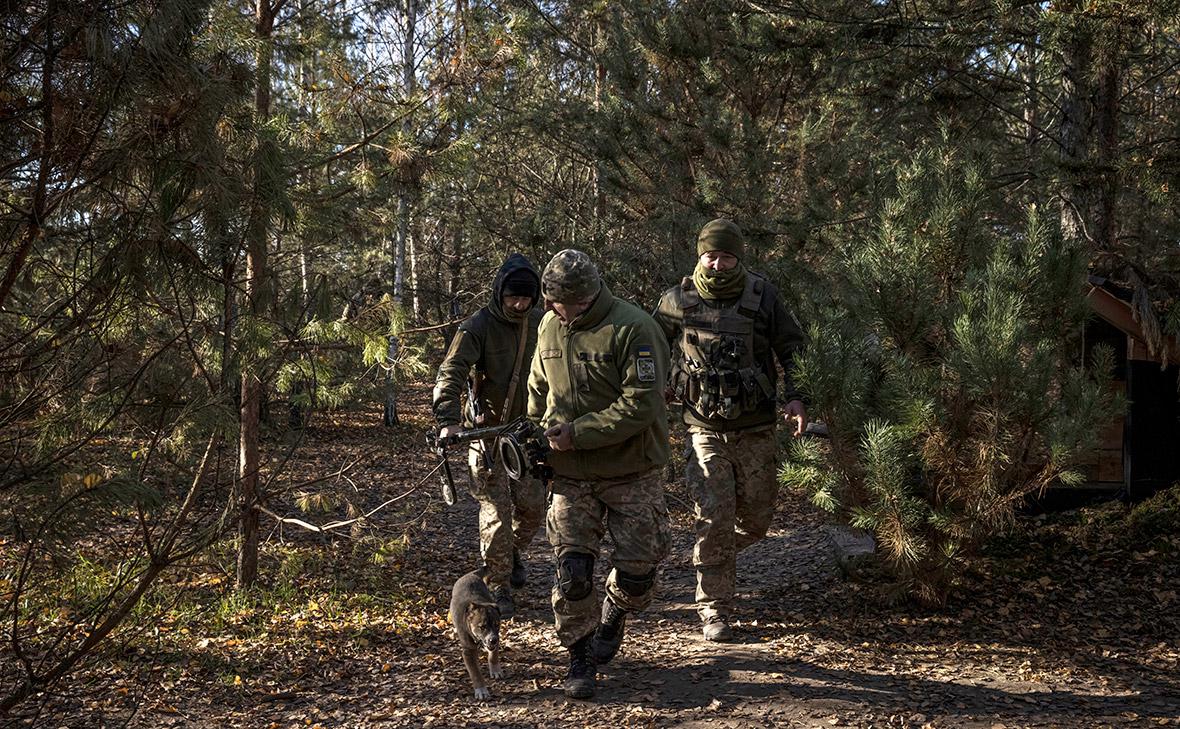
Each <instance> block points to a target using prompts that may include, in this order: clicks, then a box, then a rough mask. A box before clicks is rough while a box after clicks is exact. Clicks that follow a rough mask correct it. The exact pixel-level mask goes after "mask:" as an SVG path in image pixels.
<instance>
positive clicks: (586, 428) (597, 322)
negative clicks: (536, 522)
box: [529, 251, 670, 698]
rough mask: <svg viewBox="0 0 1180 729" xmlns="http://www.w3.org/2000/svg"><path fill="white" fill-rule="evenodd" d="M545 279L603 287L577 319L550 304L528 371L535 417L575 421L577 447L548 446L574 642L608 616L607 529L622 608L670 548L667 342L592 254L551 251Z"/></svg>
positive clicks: (557, 548)
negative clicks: (600, 576) (603, 561)
mask: <svg viewBox="0 0 1180 729" xmlns="http://www.w3.org/2000/svg"><path fill="white" fill-rule="evenodd" d="M586 282H590V283H586ZM591 283H592V284H593V285H592V286H591V285H590V284H591ZM571 286H573V287H575V288H574V290H570V289H569V287H571ZM579 286H581V287H582V288H577V287H579ZM542 288H543V290H544V294H545V297H546V298H547V299H550V300H555V301H585V300H588V299H589V298H590V297H594V296H595V292H597V294H596V298H594V303H593V304H592V305H591V306H590V308H589V309H587V310H586V311H585V312H584V313H582V314H581V315H580V316H578V317H577V318H575V319H574V320H573V321H572V322H570V323H568V324H565V323H563V322H562V321H561V320H560V319H559V318H558V317H557V316H556V314H554V313H552V312H550V313H549V314H546V316H545V318H544V319H543V320H542V321H541V328H540V332H539V334H538V339H537V351H536V353H535V354H534V356H533V365H532V372H531V374H530V375H529V418H530V419H531V420H533V421H534V422H537V423H539V424H540V425H542V426H543V427H546V428H549V427H552V426H554V425H559V424H562V423H570V424H572V426H573V449H572V450H566V451H557V450H554V451H552V452H551V453H550V455H549V463H550V465H551V466H552V467H553V469H554V472H555V474H556V477H555V479H554V481H553V484H552V486H551V489H552V492H553V497H552V503H551V504H550V507H549V513H548V518H547V522H546V523H547V530H548V534H549V542H550V544H552V545H553V549H554V553H555V554H556V556H557V560H558V575H557V580H556V584H555V585H554V588H553V594H552V598H553V613H554V616H555V618H556V624H557V636H558V638H559V640H560V641H561V644H562V645H563V646H565V647H567V648H571V650H574V649H573V648H572V646H574V645H575V644H582V643H584V641H585V640H586V639H587V638H588V637H589V636H590V635H591V634H592V633H594V630H595V625H596V624H597V623H598V621H599V617H600V608H599V604H598V602H597V599H598V598H597V594H598V593H597V589H596V587H595V586H594V580H593V564H594V560H595V559H596V558H597V557H598V554H599V547H600V545H601V542H602V536H603V534H604V533H605V531H606V530H609V531H610V533H611V536H612V538H613V541H614V544H615V551H614V554H613V555H612V560H611V561H612V567H613V569H612V570H611V573H610V575H609V577H608V578H607V583H606V591H607V595H608V596H609V598H610V599H611V600H612V601H614V602H615V604H616V605H618V606H619V607H620V608H623V609H624V610H628V611H630V610H641V609H643V608H645V607H646V606H647V605H648V604H649V603H650V602H651V599H652V594H653V593H654V591H655V576H656V566H657V565H658V564H659V562H660V561H661V560H663V558H664V557H665V556H666V555H667V553H668V548H669V543H670V538H669V537H670V527H669V522H668V509H667V505H666V504H665V501H664V491H663V484H662V480H661V478H660V470H661V467H662V466H663V465H664V464H665V463H667V460H668V418H667V411H666V409H665V404H664V398H663V390H664V383H665V381H666V377H667V371H668V364H669V362H668V348H667V342H666V340H665V338H664V336H663V335H662V333H661V332H660V330H659V328H658V327H657V326H656V324H655V322H654V321H652V319H651V317H650V316H648V315H647V314H646V313H645V312H644V311H643V310H641V309H639V308H638V307H636V306H634V305H632V304H630V303H627V302H625V301H622V300H621V299H616V298H615V297H614V296H612V295H611V292H610V291H609V290H608V289H607V287H606V286H605V285H602V284H601V282H600V280H599V278H598V274H597V271H596V270H594V268H593V264H592V263H591V262H590V260H589V259H588V258H587V257H586V256H585V254H582V253H579V252H577V251H562V252H561V253H559V254H557V255H556V256H554V259H553V261H551V262H550V264H549V265H548V266H547V267H546V269H545V273H544V275H543V277H542ZM604 520H605V525H604ZM567 693H569V689H568V688H567ZM571 695H573V694H571ZM577 697H578V698H585V696H584V695H582V696H577Z"/></svg>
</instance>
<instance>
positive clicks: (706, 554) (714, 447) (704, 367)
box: [654, 220, 803, 624]
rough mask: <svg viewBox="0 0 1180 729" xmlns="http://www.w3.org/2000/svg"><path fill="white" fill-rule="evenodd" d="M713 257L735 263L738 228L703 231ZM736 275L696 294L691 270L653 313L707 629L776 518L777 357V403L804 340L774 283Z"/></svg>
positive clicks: (722, 614) (740, 249)
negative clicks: (685, 453) (677, 426)
mask: <svg viewBox="0 0 1180 729" xmlns="http://www.w3.org/2000/svg"><path fill="white" fill-rule="evenodd" d="M710 234H714V235H719V236H720V237H713V238H709V236H710ZM712 250H724V251H726V252H731V253H733V254H734V255H736V256H737V257H738V258H739V260H740V258H741V256H742V254H743V253H744V244H743V243H742V239H741V232H740V230H738V229H737V226H735V225H733V223H731V222H729V221H724V220H717V221H713V222H712V223H710V224H709V225H707V226H706V227H705V229H704V230H702V232H701V239H700V240H699V242H698V251H697V252H698V255H700V254H702V253H704V252H707V251H712ZM739 269H740V270H739ZM739 269H735V271H734V274H733V276H732V277H731V278H733V279H734V280H733V284H735V285H736V288H734V287H732V286H731V287H730V288H731V291H730V294H729V296H728V297H727V298H724V299H716V298H709V297H707V296H705V294H704V292H702V291H700V290H699V284H698V283H697V282H696V281H697V278H696V276H697V274H699V273H700V269H699V268H698V271H697V274H694V277H686V278H685V279H684V280H683V281H682V282H681V283H680V284H678V285H677V286H674V287H672V288H671V289H669V290H668V291H667V292H666V293H665V294H664V295H663V297H662V298H661V299H660V303H659V305H658V306H657V307H656V311H655V313H654V316H655V319H656V321H657V322H658V323H659V324H660V326H661V328H662V329H663V331H664V333H665V335H666V336H667V337H668V340H669V343H674V344H676V345H677V346H678V349H679V351H678V353H677V360H676V364H675V365H674V367H673V373H672V386H673V389H674V390H675V392H676V393H677V394H678V395H679V396H680V397H681V399H682V400H683V402H684V421H685V423H686V424H687V425H688V426H689V437H690V443H689V445H690V448H691V452H690V454H689V458H688V464H687V468H686V477H687V481H688V485H689V488H690V489H691V490H692V493H693V498H694V502H695V512H696V533H697V540H696V546H695V548H694V550H693V564H694V565H695V566H696V568H697V591H696V600H697V612H698V613H699V614H700V616H701V618H702V619H703V620H704V621H705V622H706V624H708V622H709V621H710V620H711V619H713V618H721V619H723V620H724V619H726V618H728V617H729V615H730V614H731V613H732V610H733V607H734V606H733V599H734V585H735V582H736V561H737V553H738V552H740V551H741V550H742V549H745V548H746V547H748V546H749V545H751V544H753V543H754V542H757V541H758V540H760V539H762V538H763V537H764V536H766V531H767V529H768V528H769V527H770V522H771V519H772V518H773V516H774V508H775V502H776V498H777V496H778V478H777V466H778V461H777V453H776V445H777V439H776V436H775V423H776V419H777V412H776V400H775V383H776V380H777V376H778V373H777V370H776V368H775V359H776V358H777V360H778V362H779V363H780V364H781V365H782V367H783V370H784V372H785V383H784V384H785V388H784V395H783V399H784V400H785V401H789V400H793V399H798V398H799V395H798V393H797V392H796V390H795V388H794V385H793V383H792V380H791V376H790V372H791V365H792V356H793V353H794V351H795V350H796V349H797V348H798V347H799V346H800V345H801V344H802V341H803V339H802V333H801V332H800V329H799V326H798V324H797V323H796V322H795V320H794V319H793V318H792V317H791V316H790V315H789V314H788V313H787V312H786V309H785V308H784V307H783V304H782V301H781V299H780V297H779V294H778V290H777V289H776V288H775V287H774V285H773V284H771V283H770V282H769V281H767V280H766V279H765V278H764V277H762V276H760V275H759V274H757V273H755V272H753V271H747V270H745V269H744V267H741V264H740V263H739Z"/></svg>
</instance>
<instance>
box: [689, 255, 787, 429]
mask: <svg viewBox="0 0 1180 729" xmlns="http://www.w3.org/2000/svg"><path fill="white" fill-rule="evenodd" d="M764 288H765V281H763V280H762V279H761V278H760V277H758V276H753V275H748V276H746V288H745V289H744V290H743V291H742V295H741V296H740V297H738V299H737V300H736V301H735V302H734V303H733V304H731V305H729V306H724V307H714V306H707V305H705V304H704V302H703V301H702V300H701V295H700V293H699V292H698V291H697V288H696V286H695V285H694V284H693V282H692V279H691V278H685V279H684V281H683V283H682V284H681V290H680V307H681V314H682V316H683V324H682V326H683V329H684V333H683V336H682V337H681V339H680V352H681V357H680V359H679V360H678V361H677V363H676V366H675V367H674V368H673V371H672V382H673V387H674V388H675V391H676V394H677V395H678V396H679V397H680V398H681V399H682V400H683V402H684V403H686V404H687V405H689V406H690V407H692V409H693V410H695V411H696V412H697V413H699V414H700V415H701V416H702V417H704V418H707V419H709V420H718V419H719V420H736V419H737V418H739V417H741V416H742V415H743V414H744V413H749V412H753V411H755V410H757V409H758V408H759V406H760V405H762V404H764V403H765V402H766V401H767V400H772V399H773V398H774V388H773V386H772V385H771V382H770V379H769V378H768V377H767V376H766V373H765V372H763V370H762V368H761V367H760V366H759V365H758V362H757V361H756V360H755V359H754V318H755V317H756V316H757V315H758V311H759V309H760V308H761V305H762V293H763V289H764Z"/></svg>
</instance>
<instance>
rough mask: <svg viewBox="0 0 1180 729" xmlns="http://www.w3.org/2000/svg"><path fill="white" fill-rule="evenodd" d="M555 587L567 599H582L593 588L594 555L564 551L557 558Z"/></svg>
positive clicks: (588, 594)
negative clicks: (559, 557)
mask: <svg viewBox="0 0 1180 729" xmlns="http://www.w3.org/2000/svg"><path fill="white" fill-rule="evenodd" d="M557 589H558V590H560V591H561V594H562V595H564V596H565V598H566V599H567V600H584V599H585V598H587V597H589V596H590V593H591V592H592V591H593V590H594V555H592V554H586V553H585V552H566V553H565V554H563V555H561V559H559V560H557Z"/></svg>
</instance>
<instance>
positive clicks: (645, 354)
mask: <svg viewBox="0 0 1180 729" xmlns="http://www.w3.org/2000/svg"><path fill="white" fill-rule="evenodd" d="M635 372H636V374H637V375H638V377H639V381H640V382H655V381H656V357H655V350H654V349H653V348H652V346H651V345H650V344H640V345H638V346H636V347H635Z"/></svg>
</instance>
